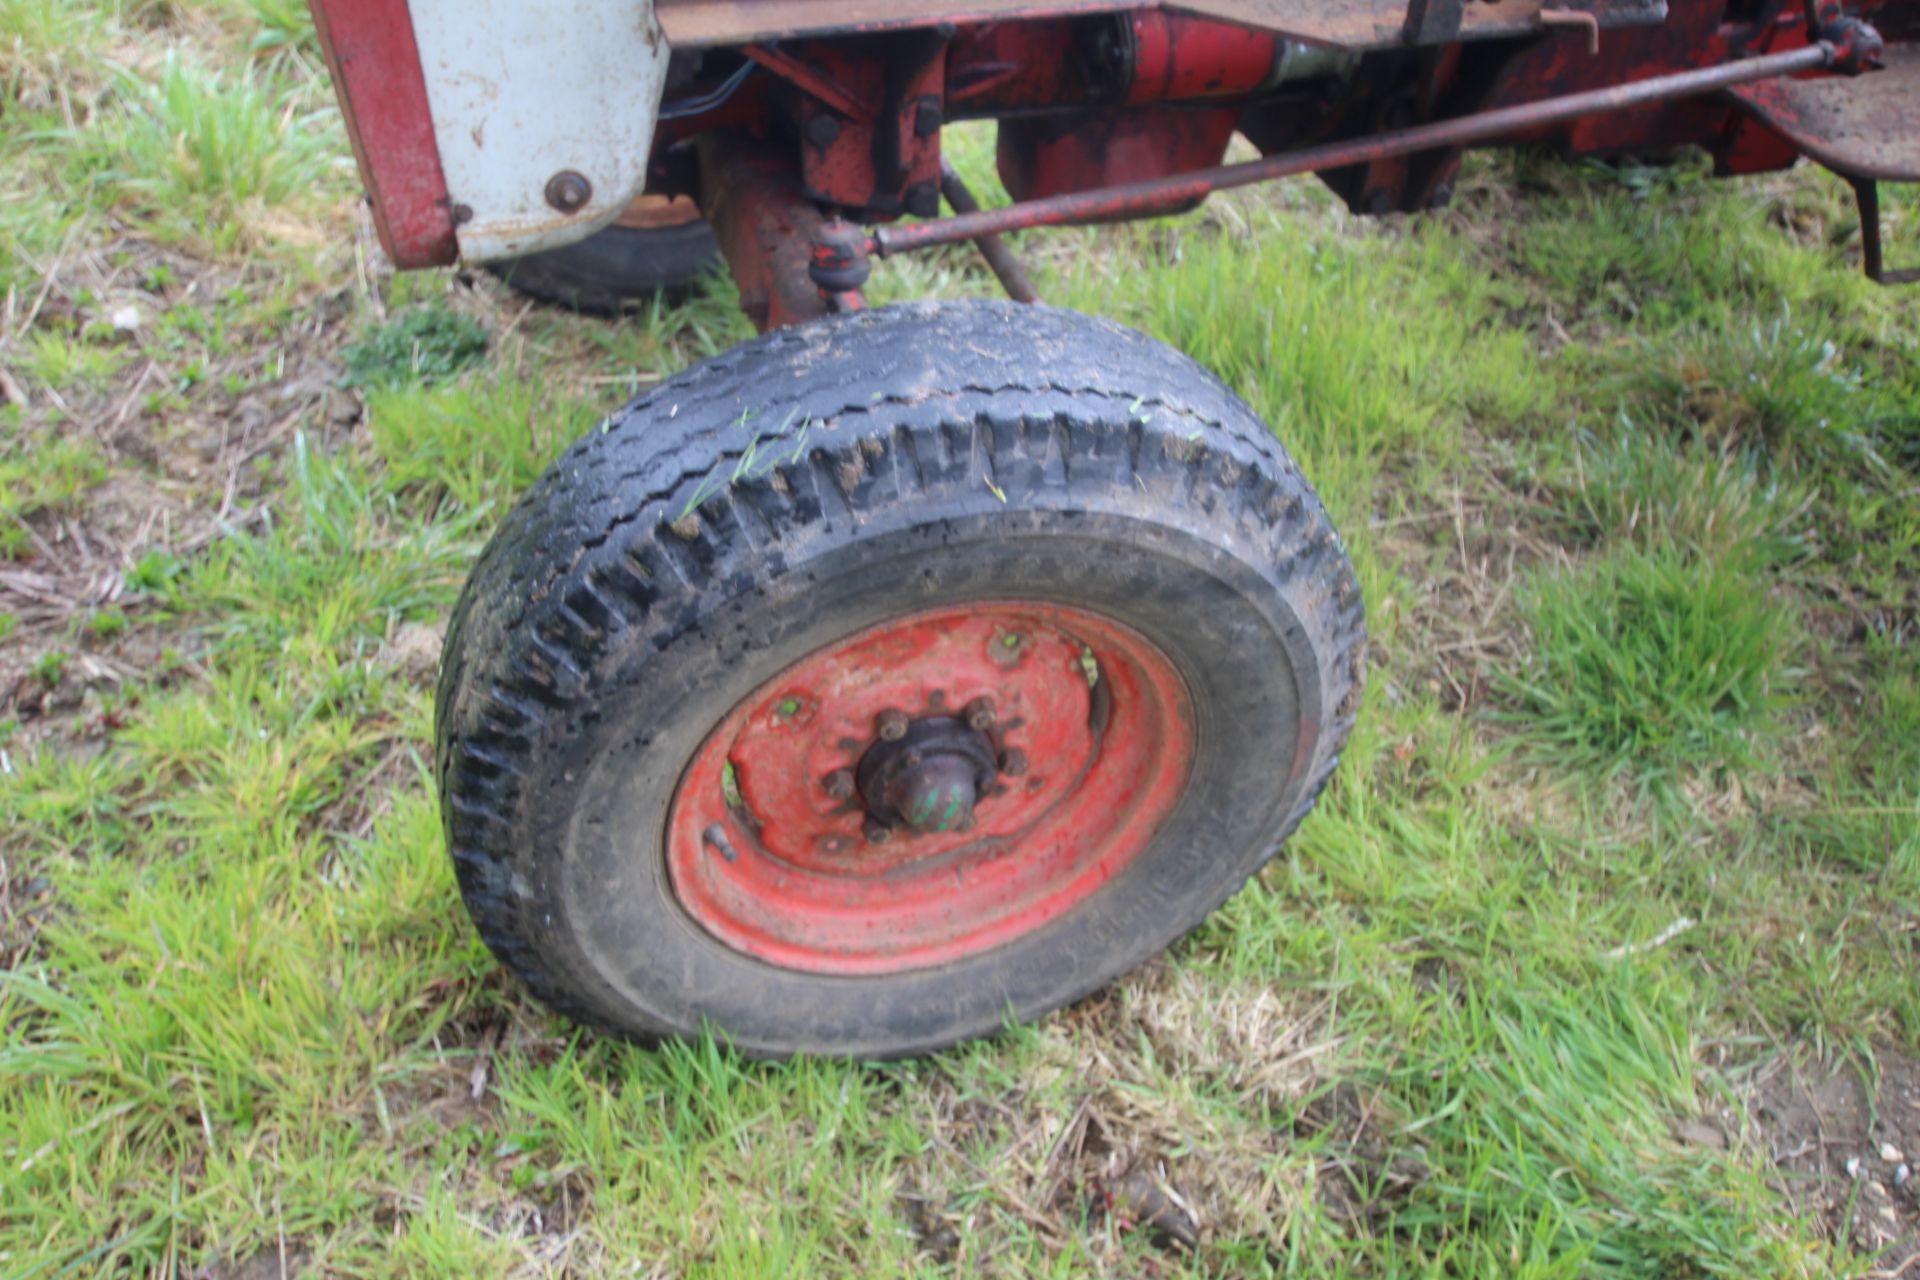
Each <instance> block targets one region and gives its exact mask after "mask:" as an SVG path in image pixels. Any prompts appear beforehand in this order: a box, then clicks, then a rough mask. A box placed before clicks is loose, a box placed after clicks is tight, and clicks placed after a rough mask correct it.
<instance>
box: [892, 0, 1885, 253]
mask: <svg viewBox="0 0 1920 1280" xmlns="http://www.w3.org/2000/svg"><path fill="white" fill-rule="evenodd" d="M1849 34H1850V39H1849V41H1848V44H1847V45H1846V46H1844V47H1836V46H1835V45H1833V44H1830V43H1828V42H1826V41H1821V42H1818V43H1815V44H1811V45H1808V46H1806V47H1805V48H1801V49H1795V50H1792V51H1791V52H1788V53H1776V54H1769V55H1767V56H1765V57H1760V58H1750V59H1747V60H1745V61H1741V62H1731V63H1727V64H1725V65H1724V66H1718V67H1708V68H1704V69H1702V70H1697V71H1682V72H1677V73H1675V74H1673V75H1666V76H1655V77H1653V78H1651V79H1647V80H1639V81H1635V82H1634V83H1632V84H1624V85H1616V86H1614V87H1612V88H1607V89H1595V90H1591V91H1589V92H1585V93H1574V94H1567V95H1565V96H1562V97H1557V98H1546V99H1542V100H1541V101H1539V102H1527V103H1521V104H1519V105H1517V106H1511V107H1501V108H1497V109H1495V110H1492V111H1482V112H1478V113H1476V114H1473V115H1467V116H1461V117H1458V118H1457V119H1453V120H1441V121H1436V122H1434V123H1431V124H1422V125H1414V126H1412V127H1410V128H1405V129H1392V130H1388V131H1387V132H1385V133H1378V134H1373V135H1371V136H1369V137H1365V138H1355V139H1351V140H1348V141H1343V142H1332V143H1327V144H1325V145H1323V146H1317V147H1307V148H1305V149H1303V150H1299V151H1289V152H1286V153H1285V154H1282V155H1275V156H1268V157H1266V158H1265V159H1262V160H1254V161H1250V162H1248V163H1245V164H1232V165H1221V166H1218V167H1215V168H1211V169H1200V170H1196V171H1194V172H1192V173H1183V174H1175V175H1173V176H1170V177H1165V178H1153V179H1148V180H1146V181H1142V182H1132V183H1126V184H1124V185H1120V186H1112V187H1102V188H1099V189H1097V190H1093V191H1081V192H1075V193H1073V194H1070V195H1064V196H1054V197H1051V198H1048V199H1044V200H1029V201H1025V202H1022V203H1020V204H1014V205H1009V206H1007V207H1006V208H1003V209H990V210H985V211H982V212H978V213H962V214H959V215H957V216H955V217H951V218H941V219H937V220H934V221H928V222H917V223H912V224H909V225H906V226H896V227H884V228H881V229H879V230H876V231H875V232H873V233H872V235H871V236H870V237H869V238H868V247H869V249H870V250H871V251H872V252H874V253H877V254H879V255H881V256H882V257H886V256H889V255H892V254H896V253H906V252H909V251H911V250H915V249H926V248H931V247H932V246H934V245H941V244H954V243H957V242H959V241H962V240H977V239H979V238H980V237H981V236H989V235H1000V234H1004V233H1005V232H1008V231H1018V230H1022V229H1024V228H1027V227H1045V226H1059V225H1061V224H1064V223H1075V222H1090V221H1096V220H1100V221H1109V220H1115V219H1123V218H1141V217H1151V216H1154V215H1156V214H1160V213H1165V212H1168V211H1170V210H1173V209H1176V208H1179V207H1180V206H1182V205H1188V204H1192V203H1194V202H1196V201H1199V200H1201V199H1204V198H1205V197H1206V196H1208V195H1210V194H1212V193H1213V192H1215V191H1224V190H1228V189H1231V188H1234V187H1245V186H1251V185H1253V184H1254V183H1259V182H1268V181H1271V180H1273V179H1275V178H1287V177H1293V176H1295V175H1297V174H1302V173H1311V172H1314V171H1316V170H1322V169H1342V168H1345V167H1347V166H1349V165H1359V164H1367V163H1370V162H1372V161H1376V160H1387V159H1392V158H1394V157H1397V156H1406V155H1413V154H1416V153H1418V152H1422V151H1433V150H1439V149H1442V148H1452V147H1463V146H1471V145H1474V144H1476V143H1483V142H1491V141H1494V140H1497V139H1502V138H1509V137H1513V136H1515V135H1518V134H1524V133H1527V132H1529V131H1532V130H1537V129H1540V128H1543V127H1545V126H1548V125H1553V124H1558V123H1561V122H1563V121H1566V120H1572V119H1575V118H1577V117H1580V116H1588V115H1596V114H1599V113H1602V112H1609V111H1622V110H1626V109H1628V108H1631V107H1639V106H1645V105H1647V104H1649V103H1655V102H1665V101H1669V100H1671V99H1674V98H1687V97H1695V96H1698V95H1701V94H1707V93H1713V92H1715V91H1717V90H1721V89H1727V88H1731V87H1733V86H1735V85H1742V84H1749V83H1751V82H1753V81H1756V80H1766V79H1770V78H1772V77H1775V76H1786V75H1793V74H1795V73H1797V72H1802V71H1819V70H1842V71H1857V70H1860V69H1862V68H1863V67H1864V66H1865V65H1867V64H1868V63H1869V62H1870V60H1871V58H1872V56H1873V51H1874V50H1875V49H1877V48H1878V46H1879V37H1878V36H1877V35H1874V34H1873V30H1872V28H1871V27H1863V28H1861V29H1858V30H1853V31H1851V32H1850V33H1849Z"/></svg>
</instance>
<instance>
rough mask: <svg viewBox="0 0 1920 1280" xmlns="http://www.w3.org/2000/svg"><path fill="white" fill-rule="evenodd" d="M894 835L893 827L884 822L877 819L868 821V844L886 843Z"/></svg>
mask: <svg viewBox="0 0 1920 1280" xmlns="http://www.w3.org/2000/svg"><path fill="white" fill-rule="evenodd" d="M892 835H893V828H892V827H889V826H888V825H887V824H886V823H884V822H881V821H879V820H877V819H875V820H872V821H869V822H868V823H867V830H866V836H867V843H868V844H885V843H886V842H887V841H888V839H889V838H891V837H892Z"/></svg>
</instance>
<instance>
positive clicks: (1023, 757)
mask: <svg viewBox="0 0 1920 1280" xmlns="http://www.w3.org/2000/svg"><path fill="white" fill-rule="evenodd" d="M1026 771H1027V753H1026V752H1024V751H1022V750H1021V749H1020V748H1018V747H1008V748H1007V749H1006V750H1005V751H1002V752H1001V753H1000V772H1002V773H1004V774H1006V775H1007V776H1008V777H1009V778H1017V777H1019V776H1020V775H1021V774H1023V773H1025V772H1026Z"/></svg>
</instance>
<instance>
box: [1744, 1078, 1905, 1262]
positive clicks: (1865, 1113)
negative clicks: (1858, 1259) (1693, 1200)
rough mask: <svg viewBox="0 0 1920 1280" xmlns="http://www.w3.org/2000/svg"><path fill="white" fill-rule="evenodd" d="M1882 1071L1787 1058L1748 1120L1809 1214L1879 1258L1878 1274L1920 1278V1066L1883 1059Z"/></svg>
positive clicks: (1758, 1092) (1753, 1102) (1751, 1099)
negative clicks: (1814, 1064) (1803, 1063)
mask: <svg viewBox="0 0 1920 1280" xmlns="http://www.w3.org/2000/svg"><path fill="white" fill-rule="evenodd" d="M1875 1066H1876V1068H1877V1072H1876V1077H1877V1078H1870V1077H1869V1076H1868V1075H1867V1074H1866V1073H1865V1072H1864V1071H1863V1070H1862V1069H1860V1068H1856V1067H1853V1066H1846V1065H1842V1066H1839V1067H1837V1068H1828V1067H1802V1066H1799V1065H1797V1064H1795V1063H1794V1062H1792V1061H1791V1060H1789V1059H1786V1058H1782V1059H1781V1060H1780V1061H1779V1062H1778V1063H1777V1064H1776V1065H1775V1067H1774V1069H1772V1070H1770V1071H1768V1072H1767V1073H1766V1074H1764V1075H1763V1076H1761V1077H1760V1078H1758V1079H1757V1080H1755V1081H1754V1083H1753V1084H1752V1085H1751V1086H1749V1093H1748V1098H1747V1111H1748V1114H1749V1115H1750V1116H1751V1117H1752V1120H1753V1123H1754V1125H1755V1126H1756V1128H1757V1129H1758V1136H1759V1138H1760V1139H1761V1141H1762V1142H1764V1143H1765V1149H1766V1152H1767V1155H1768V1157H1769V1159H1771V1160H1772V1161H1773V1164H1774V1166H1775V1167H1776V1168H1778V1169H1779V1170H1780V1172H1781V1175H1782V1182H1783V1186H1784V1190H1785V1191H1786V1193H1787V1195H1788V1197H1789V1198H1790V1199H1791V1200H1792V1202H1793V1203H1794V1205H1795V1206H1796V1208H1797V1209H1798V1210H1799V1211H1800V1213H1802V1214H1803V1215H1809V1216H1816V1217H1817V1218H1818V1219H1819V1220H1820V1221H1822V1222H1824V1223H1825V1224H1826V1227H1827V1230H1828V1232H1829V1234H1830V1235H1831V1236H1832V1238H1833V1239H1834V1240H1835V1241H1836V1242H1839V1243H1844V1244H1847V1245H1850V1246H1851V1247H1853V1248H1854V1249H1856V1250H1858V1251H1859V1252H1861V1253H1862V1254H1864V1255H1866V1256H1867V1257H1870V1258H1875V1259H1877V1260H1878V1261H1879V1263H1880V1264H1881V1269H1880V1270H1879V1271H1876V1272H1872V1273H1870V1274H1871V1275H1874V1276H1877V1277H1881V1278H1883V1280H1891V1278H1892V1277H1896V1276H1901V1277H1920V1176H1916V1174H1915V1169H1916V1167H1920V1058H1915V1057H1908V1056H1905V1055H1903V1054H1899V1053H1894V1052H1891V1051H1888V1050H1881V1051H1879V1052H1877V1053H1876V1054H1875Z"/></svg>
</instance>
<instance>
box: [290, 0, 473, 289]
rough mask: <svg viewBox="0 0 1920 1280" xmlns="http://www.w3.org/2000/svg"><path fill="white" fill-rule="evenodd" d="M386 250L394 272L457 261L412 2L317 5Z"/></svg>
mask: <svg viewBox="0 0 1920 1280" xmlns="http://www.w3.org/2000/svg"><path fill="white" fill-rule="evenodd" d="M310 3H311V5H312V8H313V23H314V27H315V28H316V29H317V31H318V33H319V36H320V46H321V48H322V49H324V50H325V51H326V56H327V68H328V69H329V70H330V71H332V72H333V85H334V92H335V93H337V94H338V95H339V97H340V110H341V112H342V114H344V115H345V116H346V120H347V134H348V136H349V137H351V138H352V139H353V154H354V157H355V158H356V159H357V160H358V161H359V162H360V178H361V180H362V181H363V182H365V183H366V184H367V194H368V196H369V197H371V199H372V203H373V220H374V225H375V226H376V227H377V228H378V229H379V231H380V243H381V244H382V245H384V246H385V247H386V250H387V254H388V256H390V257H391V258H392V259H393V261H394V265H395V266H399V267H437V266H443V265H445V264H447V263H449V262H452V261H453V260H454V259H455V258H456V257H458V256H459V245H458V244H457V242H456V241H455V239H454V234H453V209H452V205H451V203H450V202H449V200H448V198H447V180H446V177H445V176H444V175H443V174H442V173H441V171H440V148H439V146H438V144H437V143H435V141H434V136H433V112H432V111H431V109H430V108H429V107H428V105H427V83H426V78H425V76H424V75H423V74H422V72H421V69H420V49H419V46H418V45H417V44H415V43H414V38H413V18H412V15H411V14H410V13H409V12H408V11H407V0H310Z"/></svg>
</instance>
